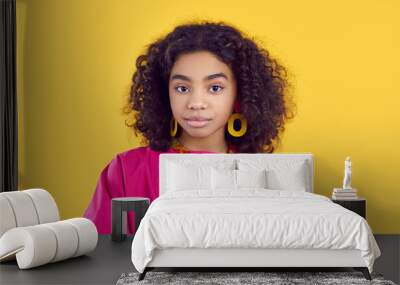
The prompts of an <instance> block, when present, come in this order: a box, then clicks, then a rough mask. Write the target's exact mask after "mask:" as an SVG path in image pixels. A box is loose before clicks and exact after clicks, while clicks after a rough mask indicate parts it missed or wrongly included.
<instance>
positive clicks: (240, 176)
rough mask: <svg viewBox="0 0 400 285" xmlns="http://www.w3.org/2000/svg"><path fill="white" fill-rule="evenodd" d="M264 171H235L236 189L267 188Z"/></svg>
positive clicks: (265, 172)
mask: <svg viewBox="0 0 400 285" xmlns="http://www.w3.org/2000/svg"><path fill="white" fill-rule="evenodd" d="M266 174H267V171H266V169H259V170H257V169H255V170H242V169H239V170H236V175H237V178H236V179H237V187H238V188H267V187H268V184H267V175H266Z"/></svg>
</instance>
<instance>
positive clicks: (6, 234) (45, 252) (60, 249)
mask: <svg viewBox="0 0 400 285" xmlns="http://www.w3.org/2000/svg"><path fill="white" fill-rule="evenodd" d="M97 240H98V234H97V229H96V226H95V225H94V224H93V222H92V221H90V220H88V219H86V218H73V219H68V220H64V221H60V217H59V212H58V208H57V204H56V202H55V200H54V199H53V197H52V196H51V194H50V193H49V192H47V191H46V190H44V189H28V190H24V191H12V192H3V193H0V262H3V261H9V260H12V259H16V260H17V263H18V266H19V268H20V269H28V268H32V267H36V266H40V265H43V264H46V263H52V262H57V261H61V260H64V259H67V258H72V257H77V256H80V255H83V254H86V253H88V252H90V251H92V250H93V249H95V247H96V245H97Z"/></svg>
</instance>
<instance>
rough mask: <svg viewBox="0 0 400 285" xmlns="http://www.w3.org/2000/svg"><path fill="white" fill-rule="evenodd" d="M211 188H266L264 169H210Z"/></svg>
mask: <svg viewBox="0 0 400 285" xmlns="http://www.w3.org/2000/svg"><path fill="white" fill-rule="evenodd" d="M211 173H212V174H211V180H212V189H213V190H218V189H225V190H227V189H229V190H238V189H240V188H267V177H266V170H265V169H262V170H233V169H216V168H214V167H213V168H212V170H211Z"/></svg>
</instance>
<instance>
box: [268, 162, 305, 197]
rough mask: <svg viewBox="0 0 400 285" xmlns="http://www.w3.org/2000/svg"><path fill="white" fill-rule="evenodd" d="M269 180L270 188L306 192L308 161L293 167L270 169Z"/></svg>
mask: <svg viewBox="0 0 400 285" xmlns="http://www.w3.org/2000/svg"><path fill="white" fill-rule="evenodd" d="M267 181H268V183H267V188H268V189H273V190H292V191H304V192H305V191H306V189H307V171H306V162H305V161H303V162H302V163H299V164H296V165H294V166H293V167H291V168H284V169H278V168H274V169H268V170H267Z"/></svg>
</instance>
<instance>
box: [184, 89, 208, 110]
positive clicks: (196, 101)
mask: <svg viewBox="0 0 400 285" xmlns="http://www.w3.org/2000/svg"><path fill="white" fill-rule="evenodd" d="M206 107H207V104H206V102H205V100H204V96H203V95H202V94H199V93H197V94H195V93H193V94H192V95H191V96H190V98H189V102H188V108H189V109H204V108H206Z"/></svg>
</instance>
